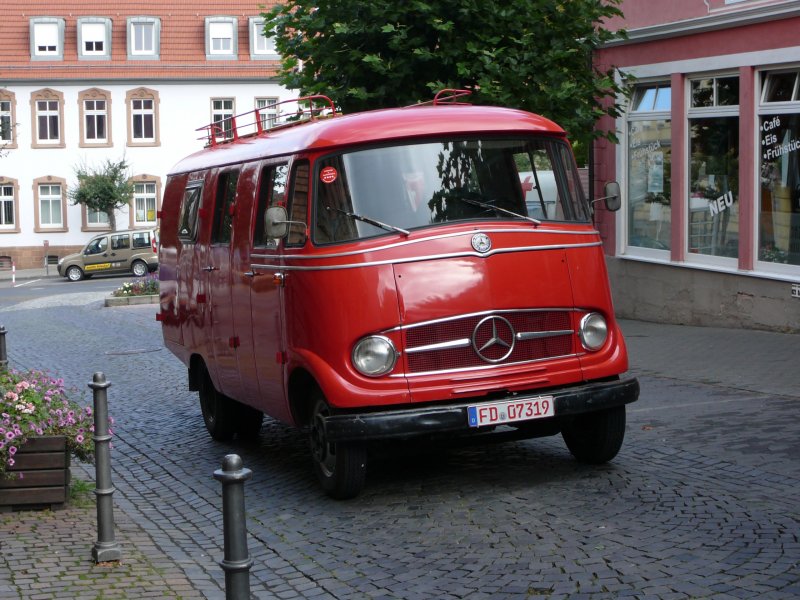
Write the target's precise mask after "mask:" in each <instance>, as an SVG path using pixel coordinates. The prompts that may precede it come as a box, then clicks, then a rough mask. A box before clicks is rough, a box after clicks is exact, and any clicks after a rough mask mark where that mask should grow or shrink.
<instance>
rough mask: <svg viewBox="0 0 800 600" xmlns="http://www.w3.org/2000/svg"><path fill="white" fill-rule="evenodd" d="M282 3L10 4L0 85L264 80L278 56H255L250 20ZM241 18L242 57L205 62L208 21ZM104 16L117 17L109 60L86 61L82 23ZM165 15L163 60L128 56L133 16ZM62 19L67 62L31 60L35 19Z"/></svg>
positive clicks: (116, 0)
mask: <svg viewBox="0 0 800 600" xmlns="http://www.w3.org/2000/svg"><path fill="white" fill-rule="evenodd" d="M276 3H277V2H276V1H275V0H254V1H252V2H229V1H226V2H220V1H219V0H217V1H215V2H208V1H203V0H194V1H191V2H187V1H181V0H175V1H172V2H147V1H136V2H133V1H130V0H109V1H108V2H102V3H100V2H97V1H96V0H93V1H91V2H90V1H80V2H59V1H57V0H53V1H49V2H48V1H46V0H33V1H21V2H17V3H14V4H10V5H6V7H5V8H4V9H3V18H2V20H0V84H2V83H4V82H7V81H9V80H40V81H41V80H46V81H59V80H69V79H84V80H85V79H112V80H114V79H119V80H126V79H138V80H141V79H168V80H175V79H178V80H180V79H217V78H219V79H263V78H270V77H274V76H275V74H276V73H277V69H278V63H277V61H267V60H251V59H250V38H249V35H248V19H249V17H257V16H259V15H260V14H261V12H262V11H263V10H265V9H262V8H261V7H262V6H268V7H269V6H272V5H274V4H276ZM217 15H220V16H232V17H237V19H238V48H239V53H238V59H237V60H206V55H205V18H206V17H208V16H217ZM90 16H91V17H105V18H110V19H111V21H112V34H111V37H112V44H111V59H110V60H79V59H78V48H77V38H78V32H77V29H78V28H77V20H78V18H79V17H90ZM136 16H147V17H158V18H160V19H161V39H160V60H157V61H154V60H128V49H127V18H128V17H136ZM32 17H60V18H63V19H64V21H65V28H64V54H63V56H64V58H63V60H35V61H34V60H31V53H30V40H29V37H30V19H31V18H32Z"/></svg>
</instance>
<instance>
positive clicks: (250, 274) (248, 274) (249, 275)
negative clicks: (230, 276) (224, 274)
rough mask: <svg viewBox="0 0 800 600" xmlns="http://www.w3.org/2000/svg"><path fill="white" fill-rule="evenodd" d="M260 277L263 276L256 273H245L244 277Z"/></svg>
mask: <svg viewBox="0 0 800 600" xmlns="http://www.w3.org/2000/svg"><path fill="white" fill-rule="evenodd" d="M259 275H261V273H256V272H255V271H245V272H244V276H245V277H258V276H259Z"/></svg>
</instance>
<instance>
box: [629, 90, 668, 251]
mask: <svg viewBox="0 0 800 600" xmlns="http://www.w3.org/2000/svg"><path fill="white" fill-rule="evenodd" d="M670 100H671V97H670V87H669V85H665V84H650V85H642V86H639V87H637V89H636V90H635V92H634V95H633V100H632V103H631V110H630V112H629V118H628V208H627V210H628V246H636V247H640V248H651V249H655V250H669V249H670V226H671V221H672V218H671V214H672V209H671V193H670V192H671V190H670V184H671V171H672V169H671V154H672V152H671V147H672V124H671V120H670V118H669V114H670V112H669V111H670V106H671V101H670Z"/></svg>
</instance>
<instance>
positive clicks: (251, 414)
mask: <svg viewBox="0 0 800 600" xmlns="http://www.w3.org/2000/svg"><path fill="white" fill-rule="evenodd" d="M231 402H233V403H234V405H235V408H236V409H237V413H238V414H237V415H236V424H235V429H236V435H238V436H239V439H242V440H254V439H256V438H257V437H258V435H259V434H260V433H261V424H262V423H263V421H264V413H262V412H261V411H260V410H257V409H255V408H252V407H251V406H247V405H246V404H241V403H239V402H236V401H235V400H231Z"/></svg>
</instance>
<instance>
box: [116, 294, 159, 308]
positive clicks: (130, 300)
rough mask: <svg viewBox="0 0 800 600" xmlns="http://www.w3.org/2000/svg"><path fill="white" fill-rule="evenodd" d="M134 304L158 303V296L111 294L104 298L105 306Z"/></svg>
mask: <svg viewBox="0 0 800 600" xmlns="http://www.w3.org/2000/svg"><path fill="white" fill-rule="evenodd" d="M134 304H158V296H157V295H155V294H154V295H150V296H111V297H110V298H106V306H131V305H134Z"/></svg>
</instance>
